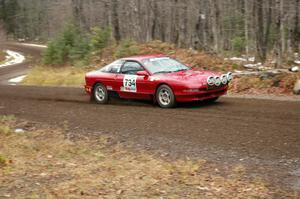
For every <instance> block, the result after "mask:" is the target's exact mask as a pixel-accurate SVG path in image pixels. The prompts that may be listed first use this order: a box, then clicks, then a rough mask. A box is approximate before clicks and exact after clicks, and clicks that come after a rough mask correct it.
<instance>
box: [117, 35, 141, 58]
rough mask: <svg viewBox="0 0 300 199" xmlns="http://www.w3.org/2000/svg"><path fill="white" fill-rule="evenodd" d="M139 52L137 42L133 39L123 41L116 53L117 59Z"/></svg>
mask: <svg viewBox="0 0 300 199" xmlns="http://www.w3.org/2000/svg"><path fill="white" fill-rule="evenodd" d="M138 52H139V48H138V47H137V44H136V42H135V41H133V40H131V39H126V40H123V41H122V42H121V43H120V45H119V46H118V48H117V49H116V52H115V57H116V58H122V57H127V56H132V55H136V54H138Z"/></svg>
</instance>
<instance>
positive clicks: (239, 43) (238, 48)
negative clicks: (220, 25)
mask: <svg viewBox="0 0 300 199" xmlns="http://www.w3.org/2000/svg"><path fill="white" fill-rule="evenodd" d="M231 43H232V47H233V50H234V51H235V52H237V53H241V52H243V51H244V50H245V38H244V37H235V38H233V39H232V40H231Z"/></svg>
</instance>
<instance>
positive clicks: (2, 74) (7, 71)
mask: <svg viewBox="0 0 300 199" xmlns="http://www.w3.org/2000/svg"><path fill="white" fill-rule="evenodd" d="M0 50H12V51H17V52H21V53H22V54H23V55H24V56H26V60H25V62H24V63H21V64H15V65H13V66H6V67H2V68H0V84H8V80H9V79H11V78H14V77H18V76H21V75H24V74H26V73H27V71H28V69H29V68H30V67H32V66H34V65H35V64H36V63H37V62H38V61H39V60H40V58H41V53H42V51H43V48H38V47H33V46H25V45H23V44H17V43H0Z"/></svg>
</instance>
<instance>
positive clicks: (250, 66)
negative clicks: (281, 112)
mask: <svg viewBox="0 0 300 199" xmlns="http://www.w3.org/2000/svg"><path fill="white" fill-rule="evenodd" d="M260 66H262V64H261V63H260V62H259V63H257V64H245V65H244V67H246V68H258V67H260Z"/></svg>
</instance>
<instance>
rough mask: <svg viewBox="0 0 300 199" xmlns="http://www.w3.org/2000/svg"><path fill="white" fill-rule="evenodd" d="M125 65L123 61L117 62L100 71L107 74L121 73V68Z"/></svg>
mask: <svg viewBox="0 0 300 199" xmlns="http://www.w3.org/2000/svg"><path fill="white" fill-rule="evenodd" d="M123 63H124V61H123V60H117V61H115V62H113V63H111V64H109V65H107V66H105V67H103V68H101V69H100V71H101V72H105V73H119V72H120V68H121V66H122V64H123Z"/></svg>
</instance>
